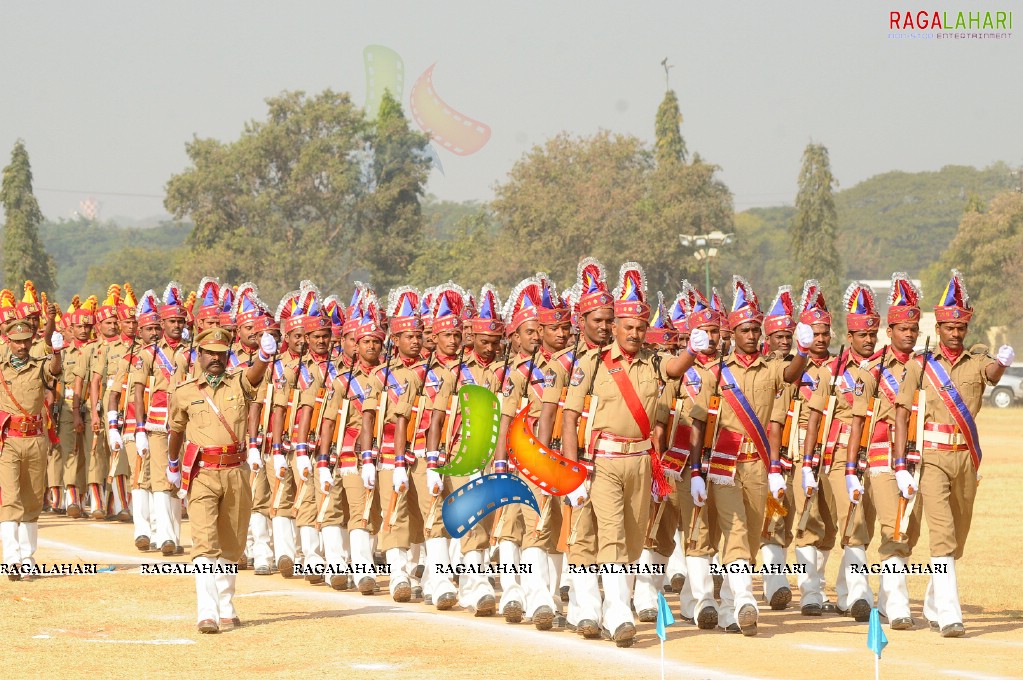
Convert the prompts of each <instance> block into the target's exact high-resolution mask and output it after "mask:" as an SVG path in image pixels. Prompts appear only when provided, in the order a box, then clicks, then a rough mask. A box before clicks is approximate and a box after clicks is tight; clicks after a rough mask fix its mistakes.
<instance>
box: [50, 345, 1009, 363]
mask: <svg viewBox="0 0 1023 680" xmlns="http://www.w3.org/2000/svg"><path fill="white" fill-rule="evenodd" d="M53 349H54V350H56V349H57V347H56V346H54V348H53ZM1015 360H1016V351H1015V350H1014V349H1012V347H1009V346H1008V345H1002V346H1001V347H999V348H998V354H996V355H995V361H997V362H998V363H999V364H1001V365H1002V366H1005V367H1009V366H1011V365H1012V362H1013V361H1015Z"/></svg>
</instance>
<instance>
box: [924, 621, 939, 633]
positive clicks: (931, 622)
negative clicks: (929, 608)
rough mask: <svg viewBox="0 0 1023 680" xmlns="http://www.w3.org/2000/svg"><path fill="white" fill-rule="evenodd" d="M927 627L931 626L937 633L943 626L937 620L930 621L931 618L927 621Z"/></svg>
mask: <svg viewBox="0 0 1023 680" xmlns="http://www.w3.org/2000/svg"><path fill="white" fill-rule="evenodd" d="M927 627H928V628H930V629H931V630H933V631H934V632H935V633H937V632H938V630H940V629H941V626H939V625H938V622H937V621H930V620H929V621H927Z"/></svg>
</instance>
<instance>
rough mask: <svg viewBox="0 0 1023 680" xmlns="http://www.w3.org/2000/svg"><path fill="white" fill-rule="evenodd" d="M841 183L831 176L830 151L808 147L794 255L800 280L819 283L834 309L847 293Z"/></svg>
mask: <svg viewBox="0 0 1023 680" xmlns="http://www.w3.org/2000/svg"><path fill="white" fill-rule="evenodd" d="M837 185H838V181H837V180H836V179H835V177H834V175H832V174H831V163H830V161H829V160H828V150H827V148H826V147H825V146H824V145H823V144H812V143H811V144H807V146H806V149H805V150H804V151H803V167H802V169H801V170H800V171H799V191H798V192H797V193H796V215H795V218H794V219H793V221H792V231H791V240H790V252H791V255H792V260H793V262H794V263H795V265H796V271H795V273H796V276H797V278H798V279H799V280H802V281H805V280H806V279H817V280H818V281H820V283H821V288H822V289H823V290H824V295H825V299H827V300H828V301H829V303H830V306H831V307H832V308H835V307H837V305H835V303H834V302H830V301H837V300H839V297H838V296H839V295H840V294H841V292H842V291H843V290H844V288H840V285H841V284H840V276H841V272H842V263H841V259H840V258H839V256H838V248H837V244H836V241H837V236H838V211H837V210H836V208H835V196H834V188H835V186H837Z"/></svg>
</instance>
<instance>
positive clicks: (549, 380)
mask: <svg viewBox="0 0 1023 680" xmlns="http://www.w3.org/2000/svg"><path fill="white" fill-rule="evenodd" d="M543 386H544V387H554V371H547V375H545V376H544V377H543Z"/></svg>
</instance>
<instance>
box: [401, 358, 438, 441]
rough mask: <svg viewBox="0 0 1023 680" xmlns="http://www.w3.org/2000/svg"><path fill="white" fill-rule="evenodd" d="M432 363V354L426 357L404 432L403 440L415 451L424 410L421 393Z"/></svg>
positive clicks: (424, 387)
mask: <svg viewBox="0 0 1023 680" xmlns="http://www.w3.org/2000/svg"><path fill="white" fill-rule="evenodd" d="M432 361H433V352H430V353H429V354H427V355H426V367H425V369H424V371H423V380H422V382H420V383H419V389H418V390H416V398H415V401H414V402H413V404H412V413H413V417H412V418H409V429H408V430H407V431H406V436H405V439H406V440H407V441H408V442H409V444H410V445H411V446H412V449H413V450H415V447H416V436H417V435H418V434H419V428H420V427H421V426H422V424H423V418H424V417H426V416H425V411H426V409H424V408H423V392H424V390H425V389H426V377H427V374H428V373H429V372H430V363H431V362H432Z"/></svg>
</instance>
